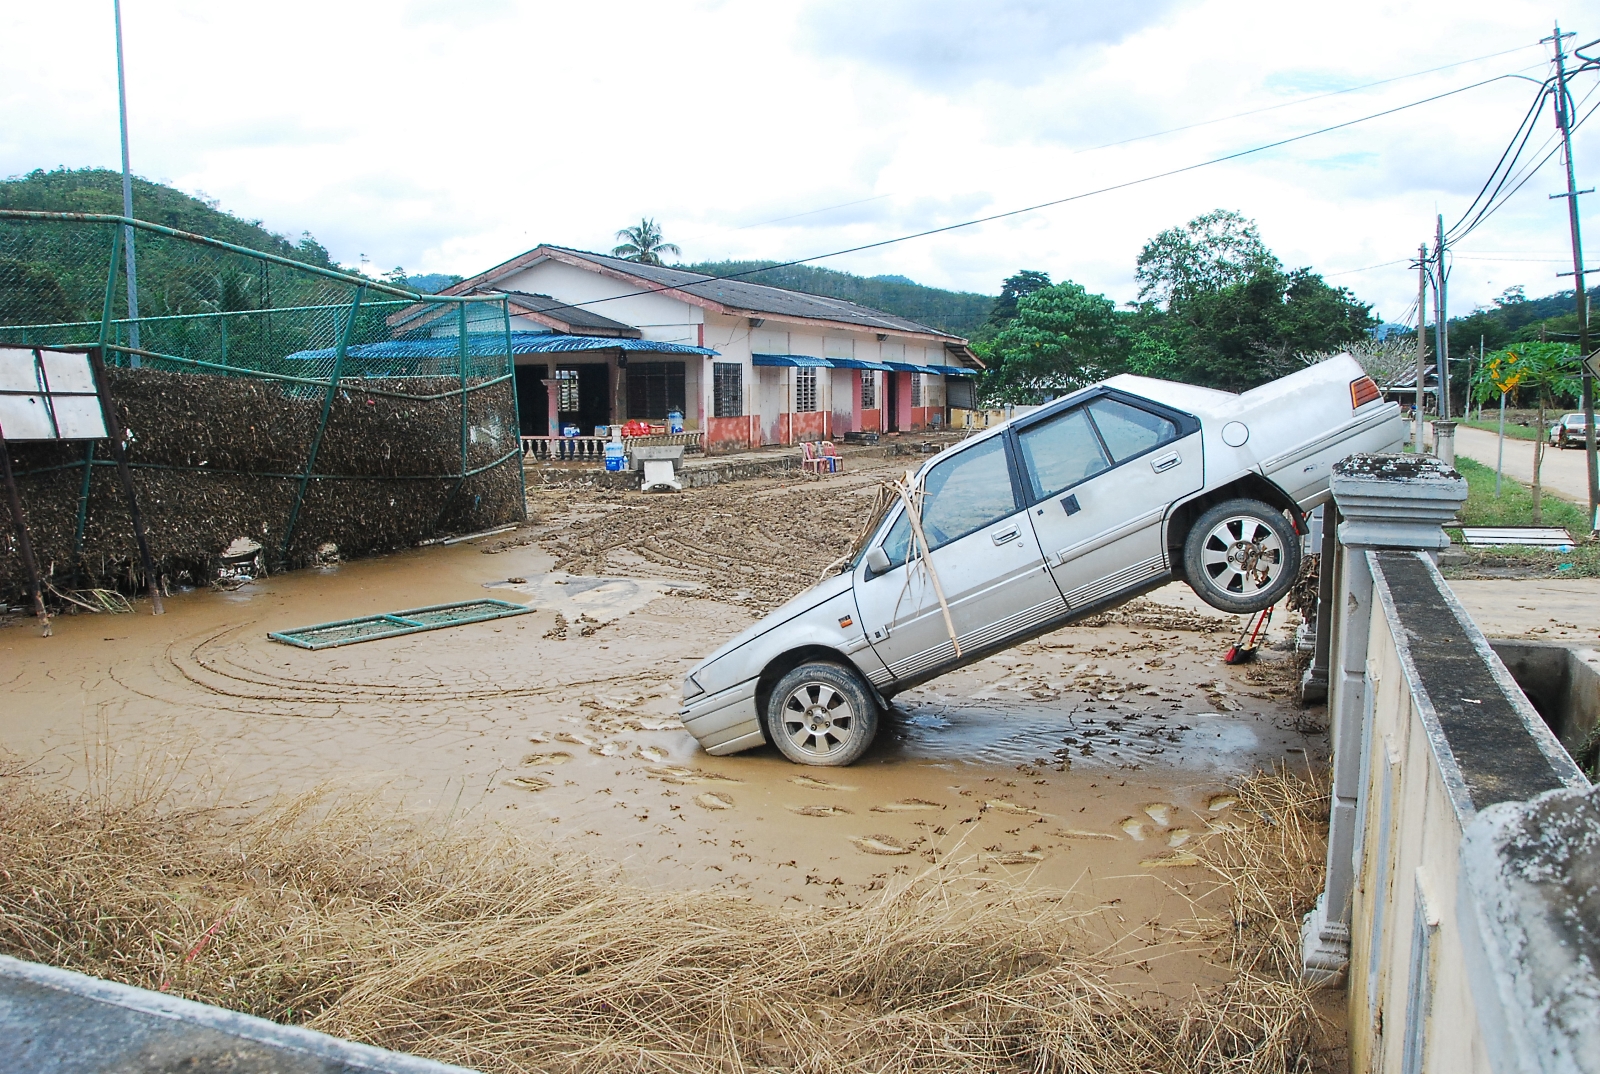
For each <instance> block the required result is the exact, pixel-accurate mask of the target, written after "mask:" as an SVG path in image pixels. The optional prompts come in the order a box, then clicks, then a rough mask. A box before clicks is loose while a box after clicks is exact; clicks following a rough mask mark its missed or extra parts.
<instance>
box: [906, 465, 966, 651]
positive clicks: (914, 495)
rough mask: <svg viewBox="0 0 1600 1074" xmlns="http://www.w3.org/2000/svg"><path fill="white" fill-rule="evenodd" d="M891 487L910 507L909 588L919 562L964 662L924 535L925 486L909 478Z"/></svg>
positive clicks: (907, 566)
mask: <svg viewBox="0 0 1600 1074" xmlns="http://www.w3.org/2000/svg"><path fill="white" fill-rule="evenodd" d="M889 487H890V488H891V489H893V490H894V491H895V492H896V493H898V494H899V496H900V499H901V501H902V502H903V503H904V504H905V505H906V518H907V519H909V520H910V522H911V540H910V542H909V544H908V546H907V548H906V582H905V584H906V586H907V587H908V588H909V587H910V585H911V571H912V567H911V561H912V560H913V559H919V558H920V561H921V563H922V566H923V567H924V568H925V569H926V570H927V572H928V580H929V581H931V582H932V583H933V595H934V596H936V597H938V598H939V611H941V612H943V613H944V628H945V630H947V631H949V633H950V644H951V645H953V646H955V650H956V659H958V660H959V659H960V658H961V639H960V638H958V637H956V624H955V621H954V620H953V619H951V618H950V603H949V601H947V600H945V599H944V586H942V585H940V584H939V572H938V571H936V570H934V569H933V556H932V555H931V549H930V548H929V547H928V537H927V534H925V533H923V532H922V484H921V483H920V482H918V481H916V480H915V479H914V478H913V477H912V476H911V475H910V474H906V476H905V479H904V480H901V481H891V482H890V483H889ZM919 547H920V548H921V549H922V555H921V556H920V557H918V556H917V554H916V553H917V549H918V548H919Z"/></svg>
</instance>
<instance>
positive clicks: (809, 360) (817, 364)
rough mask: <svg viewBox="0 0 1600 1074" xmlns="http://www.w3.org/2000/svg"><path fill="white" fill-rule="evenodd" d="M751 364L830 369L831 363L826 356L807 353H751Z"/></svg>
mask: <svg viewBox="0 0 1600 1074" xmlns="http://www.w3.org/2000/svg"><path fill="white" fill-rule="evenodd" d="M750 364H751V365H780V366H787V367H788V368H790V369H831V368H832V367H833V363H832V362H830V361H828V359H826V358H813V357H812V356H811V355H809V354H752V355H751V356H750Z"/></svg>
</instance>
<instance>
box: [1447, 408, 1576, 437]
mask: <svg viewBox="0 0 1600 1074" xmlns="http://www.w3.org/2000/svg"><path fill="white" fill-rule="evenodd" d="M1560 416H1561V415H1560V414H1557V415H1556V417H1558V418H1559V417H1560ZM1459 424H1461V425H1466V426H1468V427H1470V428H1473V429H1482V430H1483V431H1484V432H1486V433H1498V432H1499V431H1500V419H1499V417H1498V416H1497V417H1496V418H1495V419H1494V420H1493V421H1461V422H1460V423H1459ZM1506 439H1507V440H1537V439H1539V430H1538V429H1537V428H1535V427H1534V426H1532V425H1513V424H1512V423H1511V419H1510V418H1507V419H1506Z"/></svg>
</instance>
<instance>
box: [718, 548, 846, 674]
mask: <svg viewBox="0 0 1600 1074" xmlns="http://www.w3.org/2000/svg"><path fill="white" fill-rule="evenodd" d="M853 580H854V578H853V575H851V574H850V573H849V572H846V573H844V574H835V575H833V576H832V577H829V578H824V579H823V580H822V581H820V582H818V583H817V584H816V585H814V586H812V587H811V588H810V589H808V590H806V591H805V592H803V593H801V594H799V595H798V596H795V597H792V598H790V599H789V601H788V602H787V603H785V604H783V605H782V606H781V607H779V608H776V609H774V610H773V611H770V612H768V613H767V614H766V616H765V617H764V618H762V619H760V620H759V621H757V622H755V623H753V624H751V625H750V626H748V627H746V628H745V629H744V630H741V631H740V632H739V633H738V634H735V635H734V636H733V637H732V638H730V639H729V640H728V641H726V642H724V643H723V644H722V645H721V646H720V647H719V648H718V649H717V650H716V651H715V652H713V653H712V654H711V655H710V656H708V657H706V658H705V659H704V660H702V661H700V663H698V664H696V665H695V671H698V670H699V669H700V668H703V667H705V666H706V665H707V664H709V663H711V662H712V661H714V660H716V659H718V658H719V657H723V656H726V655H727V654H729V653H731V652H733V651H734V650H735V649H737V648H739V647H740V646H741V645H745V644H747V643H749V642H750V641H751V640H752V639H754V638H759V637H760V636H761V635H763V634H765V633H766V632H767V631H769V630H772V629H773V628H775V627H780V626H782V625H783V624H784V623H787V622H788V621H789V620H791V619H793V618H795V617H796V616H798V615H803V614H804V613H806V612H809V611H810V610H811V609H812V608H815V607H816V606H817V605H819V604H821V603H822V602H823V601H827V600H832V599H833V598H834V597H836V596H838V595H839V594H840V593H843V592H846V591H847V590H849V588H850V586H851V583H852V582H853ZM690 674H691V675H692V674H694V672H693V671H691V672H690Z"/></svg>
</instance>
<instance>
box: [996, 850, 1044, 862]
mask: <svg viewBox="0 0 1600 1074" xmlns="http://www.w3.org/2000/svg"><path fill="white" fill-rule="evenodd" d="M995 861H997V862H999V863H1000V864H1001V865H1037V864H1038V863H1039V862H1041V861H1044V852H1043V851H1040V850H1019V851H1017V852H1015V853H1012V854H1002V855H1000V856H999V857H998V858H996V859H995Z"/></svg>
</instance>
